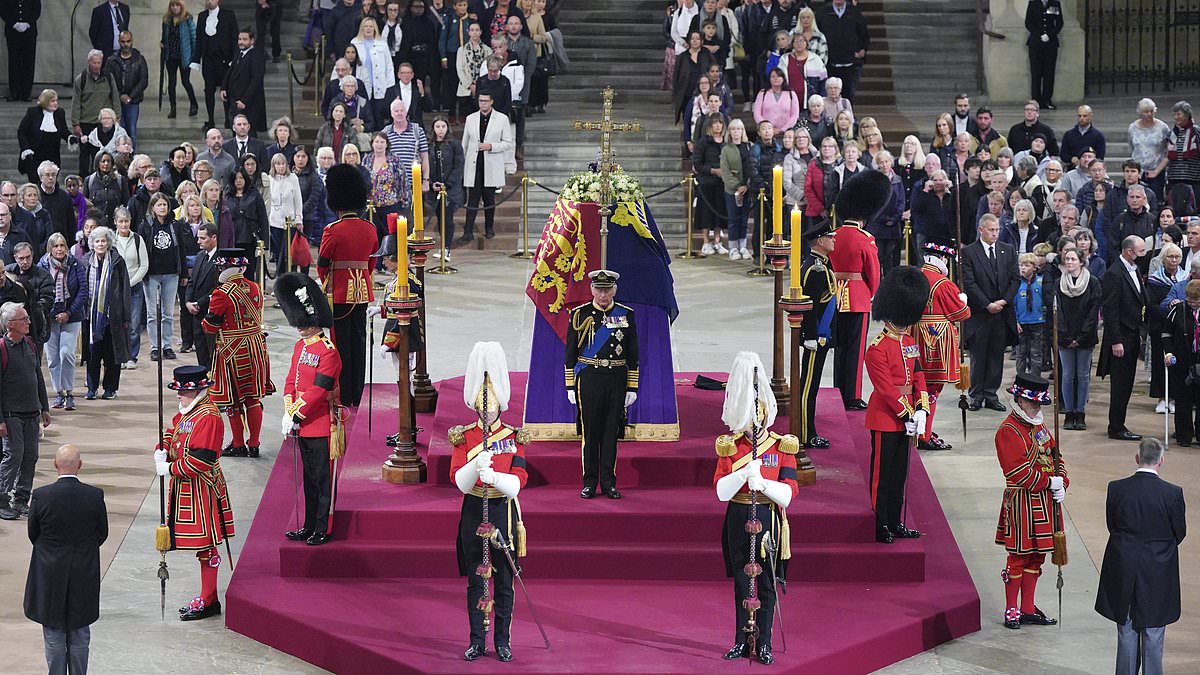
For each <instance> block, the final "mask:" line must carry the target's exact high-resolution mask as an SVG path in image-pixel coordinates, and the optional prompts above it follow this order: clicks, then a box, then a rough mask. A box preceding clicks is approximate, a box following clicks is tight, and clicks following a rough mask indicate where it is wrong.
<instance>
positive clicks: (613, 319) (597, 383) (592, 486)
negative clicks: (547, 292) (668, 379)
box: [564, 270, 638, 499]
mask: <svg viewBox="0 0 1200 675" xmlns="http://www.w3.org/2000/svg"><path fill="white" fill-rule="evenodd" d="M588 277H589V278H590V279H591V280H592V301H591V302H589V303H587V304H583V305H580V306H578V307H576V308H575V309H573V310H571V323H570V325H569V326H568V327H567V342H566V349H565V350H564V352H565V353H564V362H565V363H564V365H565V366H566V369H565V376H566V385H567V398H568V399H569V400H570V401H571V404H572V405H577V406H579V423H580V425H581V426H582V427H583V428H582V429H581V431H582V435H583V489H582V490H580V492H579V496H580V497H583V498H584V499H591V498H592V497H594V496H595V495H596V483H597V481H599V484H600V491H601V492H603V493H604V494H605V495H606V496H608V498H609V499H620V498H621V493H620V492H619V491H618V490H617V439H619V438H621V437H622V436H623V435H624V433H625V410H626V409H627V408H629V406H631V405H633V403H634V401H636V400H637V388H638V343H637V321H636V320H635V318H634V316H633V310H632V309H630V308H629V307H626V306H625V305H622V304H621V303H619V302H614V301H613V298H614V297H616V295H617V280H618V279H620V278H621V275H620V274H617V273H616V272H613V271H610V270H596V271H594V272H590V273H589V274H588Z"/></svg>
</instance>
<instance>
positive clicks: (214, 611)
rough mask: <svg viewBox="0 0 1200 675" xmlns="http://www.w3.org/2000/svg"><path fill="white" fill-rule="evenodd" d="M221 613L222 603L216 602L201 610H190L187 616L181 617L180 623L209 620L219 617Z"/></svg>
mask: <svg viewBox="0 0 1200 675" xmlns="http://www.w3.org/2000/svg"><path fill="white" fill-rule="evenodd" d="M220 613H221V601H219V600H218V601H217V602H214V603H213V604H211V605H207V606H205V607H202V608H200V609H189V610H188V612H187V614H184V615H182V616H180V617H179V620H180V621H198V620H200V619H207V618H208V617H210V616H217V615H219V614H220Z"/></svg>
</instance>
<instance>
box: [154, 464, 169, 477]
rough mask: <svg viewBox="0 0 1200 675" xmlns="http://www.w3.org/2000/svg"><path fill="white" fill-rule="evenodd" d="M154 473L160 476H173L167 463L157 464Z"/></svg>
mask: <svg viewBox="0 0 1200 675" xmlns="http://www.w3.org/2000/svg"><path fill="white" fill-rule="evenodd" d="M154 473H156V474H158V475H160V476H170V475H171V465H170V464H169V463H167V462H155V463H154Z"/></svg>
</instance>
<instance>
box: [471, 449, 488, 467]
mask: <svg viewBox="0 0 1200 675" xmlns="http://www.w3.org/2000/svg"><path fill="white" fill-rule="evenodd" d="M475 468H476V469H477V470H479V471H483V470H484V469H490V468H492V453H491V451H489V450H484V451H482V452H480V453H479V454H478V455H475Z"/></svg>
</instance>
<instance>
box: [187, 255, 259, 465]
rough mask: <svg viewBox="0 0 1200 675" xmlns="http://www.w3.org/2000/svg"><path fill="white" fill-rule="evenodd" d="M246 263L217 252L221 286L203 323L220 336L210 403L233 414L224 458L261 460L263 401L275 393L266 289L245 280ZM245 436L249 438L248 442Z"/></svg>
mask: <svg viewBox="0 0 1200 675" xmlns="http://www.w3.org/2000/svg"><path fill="white" fill-rule="evenodd" d="M248 264H249V263H248V262H247V256H246V252H245V251H243V250H242V249H238V248H224V249H221V250H220V251H218V252H217V256H216V257H215V258H214V259H213V265H215V266H216V267H217V268H218V269H220V270H221V274H220V277H218V278H219V279H220V285H219V286H217V287H216V288H215V289H213V292H212V296H211V298H210V299H209V302H208V315H206V316H205V317H204V321H202V322H201V323H200V325H201V326H202V327H203V328H204V332H206V333H216V335H217V344H216V349H214V350H213V360H212V380H213V385H212V390H211V391H210V392H209V398H211V399H212V402H213V403H214V404H215V405H217V407H219V408H221V409H223V410H224V411H225V413H226V414H227V415H229V428H230V431H232V433H233V438H232V439H231V440H230V442H229V445H228V446H226V447H225V449H224V450H222V451H221V455H222V456H223V457H258V454H259V448H258V446H259V434H260V433H261V432H262V415H263V409H262V398H263V397H264V396H268V395H270V394H272V393H274V392H275V385H274V384H272V383H271V359H270V356H269V355H268V354H267V336H266V333H264V332H263V327H262V312H263V296H262V290H261V289H260V288H259V287H258V284H256V283H254V282H253V281H250V280H249V279H247V278H246V277H245V276H244V275H243V273H244V271H245V268H246V265H248ZM243 419H244V420H245V422H244V424H243ZM243 432H248V433H249V439H248V440H247V439H246V438H245V437H243V435H242V434H243Z"/></svg>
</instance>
